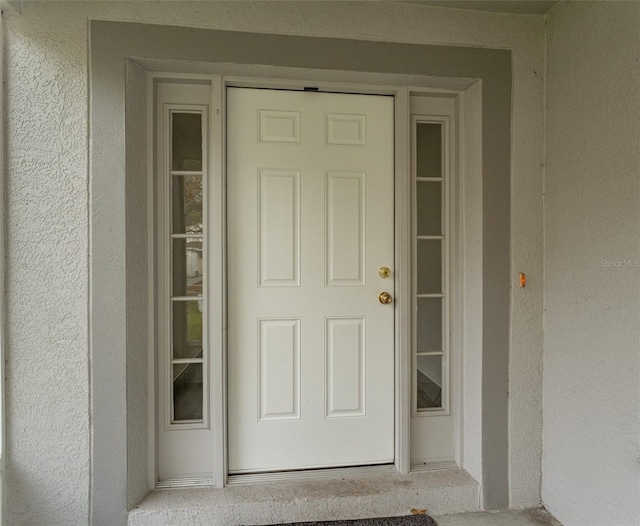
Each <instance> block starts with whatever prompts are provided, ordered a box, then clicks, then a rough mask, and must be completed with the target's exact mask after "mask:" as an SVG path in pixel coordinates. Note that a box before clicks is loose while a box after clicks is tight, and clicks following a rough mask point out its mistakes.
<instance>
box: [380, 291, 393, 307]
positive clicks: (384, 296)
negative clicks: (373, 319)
mask: <svg viewBox="0 0 640 526" xmlns="http://www.w3.org/2000/svg"><path fill="white" fill-rule="evenodd" d="M378 300H380V303H382V304H383V305H387V304H389V303H391V302H392V301H393V298H392V297H391V294H389V293H388V292H381V293H380V296H378Z"/></svg>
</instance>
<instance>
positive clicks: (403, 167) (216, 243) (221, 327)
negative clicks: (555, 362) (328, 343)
mask: <svg viewBox="0 0 640 526" xmlns="http://www.w3.org/2000/svg"><path fill="white" fill-rule="evenodd" d="M260 73H263V72H262V71H261V72H260ZM147 79H148V84H147V87H148V90H147V94H148V100H149V108H150V111H149V113H148V122H149V123H150V126H149V128H148V130H150V131H149V133H150V134H153V98H154V96H153V93H154V89H153V83H154V82H155V81H157V80H160V79H174V80H176V81H181V80H184V81H185V82H189V81H202V80H207V81H210V82H211V87H212V90H211V91H212V98H211V108H210V111H209V115H210V124H209V130H210V133H209V148H210V154H209V174H210V175H209V182H208V184H207V190H206V191H207V197H208V206H209V207H210V209H216V210H218V213H217V214H216V217H215V218H212V217H211V216H210V218H209V224H208V226H209V232H208V234H207V236H206V237H207V238H208V242H207V244H208V246H209V247H210V250H209V258H208V268H207V272H208V276H209V279H208V280H207V282H208V285H207V291H206V294H207V295H208V297H209V309H208V318H209V319H208V321H207V323H208V325H209V327H210V331H209V341H208V345H209V349H210V361H209V364H210V365H209V375H210V376H209V377H210V381H209V385H210V392H209V407H210V412H211V414H210V423H211V427H212V429H213V435H214V444H213V459H214V465H213V473H212V480H211V482H212V483H213V485H214V486H216V487H218V488H222V487H224V486H226V485H227V482H228V464H227V375H226V368H227V339H226V327H227V308H226V307H227V287H226V280H227V266H226V261H227V251H226V247H227V239H226V88H228V87H240V88H263V89H286V90H292V91H302V90H304V89H305V88H309V87H311V88H314V89H315V88H317V89H318V90H319V91H323V92H336V93H350V94H363V95H371V94H374V95H388V96H393V98H394V189H395V192H394V223H395V224H394V269H395V274H396V276H395V293H394V299H395V301H394V343H395V353H394V354H395V358H394V364H395V370H394V385H395V390H394V393H395V401H394V443H395V446H394V462H393V465H392V466H393V468H395V469H393V471H395V472H397V473H400V474H408V473H409V472H410V471H411V458H410V455H411V449H410V435H411V416H412V411H411V401H412V359H411V341H412V337H411V335H412V327H411V319H412V315H411V305H412V289H411V285H412V281H411V267H412V257H413V254H412V249H411V232H412V209H413V206H412V197H413V193H412V184H411V183H412V180H411V163H410V159H411V157H410V156H411V135H410V133H411V118H410V98H411V96H412V95H414V94H420V95H423V96H429V95H433V96H440V97H443V96H444V97H451V98H456V97H457V98H459V96H460V95H461V94H462V93H463V91H464V89H461V90H453V89H442V88H425V87H412V86H394V85H384V84H366V83H343V82H334V81H325V80H318V79H316V80H312V79H305V80H299V79H285V78H264V77H251V76H236V75H224V76H223V75H206V74H205V75H201V74H181V73H162V72H148V74H147ZM458 107H459V110H460V111H459V115H458V121H461V120H462V107H461V104H459V105H458ZM459 129H460V128H459ZM458 142H459V147H458V148H457V152H456V154H455V155H456V157H457V158H458V159H460V158H461V157H462V156H461V151H462V144H461V141H460V140H459V139H458ZM151 155H152V154H151ZM458 166H459V169H458V173H462V164H461V163H459V164H458ZM149 172H150V173H149V181H150V183H149V184H150V185H151V187H152V185H153V163H152V162H151V163H149ZM149 195H150V199H151V200H152V196H153V192H150V193H149ZM459 200H460V196H458V198H457V199H456V202H459ZM149 205H150V206H149V209H150V210H152V209H153V207H154V203H153V202H152V201H151V202H150V203H149ZM461 209H462V207H459V208H458V207H455V209H454V210H453V214H455V222H456V224H457V225H459V226H458V228H456V237H455V246H454V247H452V253H451V260H452V261H455V260H456V256H458V257H460V256H462V247H463V239H462V228H461V225H462V220H461V219H462V216H461V213H462V210H461ZM153 239H154V233H153V222H151V223H150V232H149V240H150V243H152V240H153ZM150 253H151V254H153V250H150ZM149 271H150V272H149V276H150V284H151V286H150V288H149V290H150V296H152V295H153V294H154V293H153V290H154V286H153V283H154V280H155V276H154V275H153V268H152V263H150V268H149ZM452 272H453V273H454V274H455V276H452V278H453V279H454V280H455V281H456V283H457V284H458V285H457V286H456V287H455V288H454V294H455V296H454V297H453V302H454V305H456V309H457V312H456V315H455V318H457V319H458V320H459V322H458V323H454V324H453V325H452V331H451V332H452V334H451V337H452V339H453V341H456V342H457V344H456V348H457V351H455V355H456V356H455V357H454V355H453V353H452V369H453V370H454V374H453V376H452V377H451V390H452V392H453V393H455V397H454V405H453V406H452V409H453V410H454V411H456V412H457V414H458V417H457V419H456V420H457V422H458V425H457V429H458V431H457V432H456V433H455V439H456V446H455V449H456V464H457V465H458V466H460V467H462V465H463V464H462V451H463V437H462V422H463V418H462V402H461V400H462V386H461V379H462V371H461V369H462V347H461V346H462V342H463V338H462V334H463V332H462V331H463V326H462V308H461V306H462V302H461V301H460V298H461V291H462V287H461V284H462V277H461V265H456V266H455V267H454V268H453V269H452ZM153 299H154V298H151V297H150V300H153ZM150 304H153V302H151V303H150ZM152 316H153V313H151V314H150V317H151V319H152ZM150 326H151V328H152V329H151V330H150V334H149V336H150V338H149V339H150V345H149V378H150V380H152V381H150V382H149V384H150V385H149V395H150V396H149V413H148V414H149V419H150V422H149V429H150V436H149V446H150V447H149V459H150V462H149V481H150V487H152V488H153V487H155V484H156V481H157V472H156V467H155V466H156V462H155V458H156V454H157V451H156V446H155V438H154V436H152V434H153V433H154V430H155V425H156V423H155V418H156V410H155V390H154V385H153V384H154V383H155V381H154V380H153V379H154V378H155V373H154V372H153V371H155V366H154V364H155V360H156V357H155V352H156V349H155V342H154V337H153V335H152V332H153V330H154V329H153V323H151V324H150ZM374 467H375V466H374ZM342 469H344V468H342ZM352 469H360V468H352ZM275 475H276V477H277V474H275ZM262 478H264V476H263V477H262Z"/></svg>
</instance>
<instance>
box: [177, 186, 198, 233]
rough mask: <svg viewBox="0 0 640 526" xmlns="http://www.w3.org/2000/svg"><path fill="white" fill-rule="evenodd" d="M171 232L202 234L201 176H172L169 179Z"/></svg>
mask: <svg viewBox="0 0 640 526" xmlns="http://www.w3.org/2000/svg"><path fill="white" fill-rule="evenodd" d="M171 232H172V233H173V234H201V233H202V176H201V175H174V176H173V177H172V178H171Z"/></svg>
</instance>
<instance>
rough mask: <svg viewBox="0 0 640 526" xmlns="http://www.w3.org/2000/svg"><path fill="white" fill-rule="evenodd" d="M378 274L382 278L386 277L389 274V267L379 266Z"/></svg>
mask: <svg viewBox="0 0 640 526" xmlns="http://www.w3.org/2000/svg"><path fill="white" fill-rule="evenodd" d="M378 274H380V277H381V278H382V279H387V278H388V277H389V276H391V269H390V268H389V267H380V270H379V271H378Z"/></svg>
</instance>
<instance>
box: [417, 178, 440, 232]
mask: <svg viewBox="0 0 640 526" xmlns="http://www.w3.org/2000/svg"><path fill="white" fill-rule="evenodd" d="M417 186H418V191H417V196H416V223H417V225H416V226H417V234H418V235H419V236H440V235H442V183H441V182H432V181H418V183H417Z"/></svg>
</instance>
